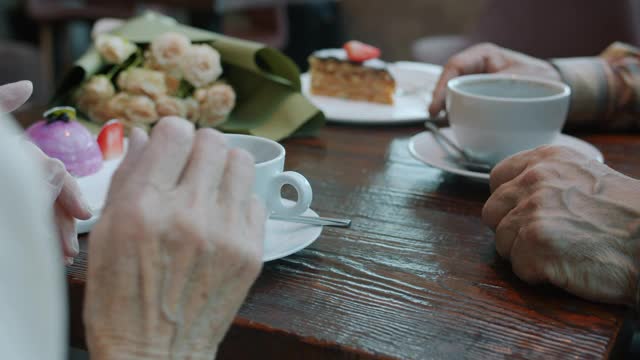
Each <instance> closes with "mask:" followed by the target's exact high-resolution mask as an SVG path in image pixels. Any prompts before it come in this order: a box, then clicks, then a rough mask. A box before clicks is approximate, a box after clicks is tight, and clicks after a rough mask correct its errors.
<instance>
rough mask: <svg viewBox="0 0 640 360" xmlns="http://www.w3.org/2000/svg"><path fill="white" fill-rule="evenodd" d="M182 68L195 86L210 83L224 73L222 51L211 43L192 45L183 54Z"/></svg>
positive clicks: (188, 79)
mask: <svg viewBox="0 0 640 360" xmlns="http://www.w3.org/2000/svg"><path fill="white" fill-rule="evenodd" d="M180 69H181V70H182V74H183V75H184V78H185V79H186V80H187V81H188V82H190V83H191V84H192V85H193V86H195V87H202V86H205V85H208V84H210V83H212V82H214V81H216V79H218V77H219V76H220V75H221V74H222V65H220V53H218V51H217V50H215V49H214V48H212V47H211V46H209V45H192V46H190V47H189V49H188V50H187V52H186V53H185V54H184V56H183V58H182V61H181V62H180Z"/></svg>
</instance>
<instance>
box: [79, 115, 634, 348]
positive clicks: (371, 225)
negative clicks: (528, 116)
mask: <svg viewBox="0 0 640 360" xmlns="http://www.w3.org/2000/svg"><path fill="white" fill-rule="evenodd" d="M419 131H421V129H420V128H419V127H417V126H416V127H391V128H389V127H386V128H383V127H379V128H365V127H352V126H336V125H332V126H331V125H330V126H327V127H326V128H325V129H324V130H322V132H321V133H320V135H319V137H317V138H312V139H293V140H288V141H286V142H285V143H284V144H285V146H286V148H287V152H288V155H287V164H286V167H287V168H288V169H290V170H295V171H298V172H300V173H302V174H304V175H305V176H306V177H307V178H308V179H309V181H310V182H311V185H312V187H313V190H314V200H313V204H312V208H313V209H315V210H316V211H317V212H318V213H319V214H320V215H323V216H335V217H346V218H351V219H352V220H353V225H352V226H351V228H349V229H340V228H325V229H324V230H323V232H322V235H321V236H320V238H319V239H318V240H317V241H316V242H315V243H313V244H312V245H311V246H310V247H308V248H307V249H305V250H303V251H300V252H299V253H297V254H295V255H292V256H289V257H287V258H284V259H281V260H276V261H272V262H269V263H266V264H265V266H264V269H263V271H262V275H261V276H260V278H259V279H258V280H257V282H256V283H255V285H254V286H253V289H252V291H251V293H250V295H249V297H248V298H247V300H246V302H245V304H244V306H243V307H242V309H241V310H240V312H239V314H238V316H237V318H236V320H235V322H234V325H233V327H232V329H231V330H230V332H229V334H228V335H227V337H226V339H225V341H224V343H223V344H222V346H221V348H220V351H219V358H221V359H270V358H273V359H320V358H322V359H324V358H345V359H444V358H451V359H464V358H469V359H483V358H487V359H494V358H509V359H557V358H575V359H601V358H608V357H609V354H610V352H611V350H612V348H613V346H614V343H615V342H616V339H617V338H618V337H619V335H620V331H621V328H622V324H623V319H624V315H625V312H626V310H625V309H624V308H622V307H616V306H608V305H601V304H596V303H591V302H588V301H584V300H581V299H578V298H576V297H574V296H571V295H568V294H565V293H564V292H562V291H559V290H557V289H554V288H551V287H547V286H535V287H534V286H528V285H526V284H525V283H523V282H522V281H520V280H519V279H518V278H516V277H515V276H514V274H513V273H512V271H511V268H510V266H509V264H508V263H506V262H504V261H502V260H501V259H500V258H499V256H497V254H496V252H495V249H494V237H493V233H492V232H491V231H490V230H489V229H488V228H487V227H485V226H484V225H483V224H482V222H481V220H480V213H481V209H482V205H483V203H484V201H485V200H486V199H487V197H488V195H489V189H488V185H486V184H484V183H481V182H477V181H472V180H468V179H465V178H463V177H459V176H453V175H448V174H446V173H443V172H442V171H440V170H438V169H435V168H431V167H429V166H426V165H423V164H422V163H420V162H418V161H416V160H414V159H413V158H412V157H411V156H410V154H409V152H408V150H407V144H408V141H409V138H410V137H411V136H412V135H413V134H416V133H418V132H419ZM581 137H583V138H584V139H586V140H588V141H590V142H592V143H593V144H594V145H596V146H597V147H598V148H599V149H600V150H601V151H602V152H603V153H604V156H605V159H606V162H607V163H608V164H609V165H611V166H612V167H613V168H615V169H617V170H619V171H622V172H624V173H626V174H628V175H631V176H636V177H640V166H639V163H638V161H639V160H638V157H637V156H634V155H633V154H640V137H638V136H633V135H629V136H626V135H595V136H581ZM81 243H82V244H81V247H82V251H81V254H80V256H79V258H78V259H77V261H76V263H75V264H74V265H73V266H72V267H70V268H69V269H68V284H69V294H70V317H71V326H70V332H71V335H70V336H71V343H72V344H73V345H75V346H80V347H83V346H84V332H83V329H82V322H81V314H82V310H81V308H82V301H83V292H84V286H85V280H86V270H87V262H86V259H87V254H86V238H83V240H82V241H81Z"/></svg>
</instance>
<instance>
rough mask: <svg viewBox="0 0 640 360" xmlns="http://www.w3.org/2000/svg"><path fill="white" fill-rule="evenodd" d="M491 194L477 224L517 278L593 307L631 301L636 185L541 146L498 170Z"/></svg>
mask: <svg viewBox="0 0 640 360" xmlns="http://www.w3.org/2000/svg"><path fill="white" fill-rule="evenodd" d="M491 190H492V195H491V197H490V198H489V200H488V201H487V202H486V204H485V206H484V209H483V211H482V218H483V220H484V222H485V223H486V224H487V225H489V226H490V227H491V228H492V229H494V230H495V233H496V248H497V251H498V253H499V254H500V255H501V256H502V257H504V258H505V259H507V260H510V261H511V266H512V268H513V271H514V272H515V274H516V275H518V277H520V278H521V279H522V280H524V281H526V282H528V283H551V284H553V285H555V286H558V287H560V288H562V289H565V290H567V291H569V292H571V293H573V294H575V295H578V296H581V297H583V298H586V299H590V300H594V301H601V302H607V303H617V304H630V303H633V302H634V301H635V292H636V288H637V281H638V272H639V269H638V259H639V258H638V256H639V255H640V182H639V181H638V180H635V179H632V178H630V177H627V176H625V175H623V174H621V173H619V172H617V171H614V170H613V169H611V168H609V167H608V166H606V165H604V164H602V163H600V162H598V161H596V160H593V159H589V158H586V157H585V156H584V155H582V154H580V153H578V152H576V151H574V150H571V149H568V148H565V147H553V146H545V147H541V148H538V149H535V150H532V151H527V152H522V153H519V154H516V155H514V156H512V157H510V158H508V159H506V160H504V161H502V162H501V163H499V164H498V165H497V166H496V167H495V168H494V169H493V171H492V172H491Z"/></svg>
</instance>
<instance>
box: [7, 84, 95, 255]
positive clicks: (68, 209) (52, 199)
mask: <svg viewBox="0 0 640 360" xmlns="http://www.w3.org/2000/svg"><path fill="white" fill-rule="evenodd" d="M32 91H33V85H32V84H31V82H30V81H18V82H15V83H11V84H6V85H3V86H0V111H6V112H11V111H14V110H16V109H17V108H19V107H20V106H21V105H22V104H24V103H25V102H26V101H27V100H28V99H29V97H30V96H31V93H32ZM27 147H28V149H29V150H30V151H31V153H32V157H33V158H34V159H35V160H36V162H37V163H38V164H39V165H40V167H41V168H42V169H43V173H44V174H45V176H46V178H45V179H42V180H43V187H44V188H45V189H46V193H47V194H48V195H49V203H50V204H51V206H52V208H53V213H54V221H55V224H56V226H57V232H58V234H57V235H58V238H59V239H60V243H61V245H62V250H63V255H64V257H65V261H66V263H67V264H70V263H73V258H74V257H75V256H76V255H77V254H78V250H79V246H78V235H77V233H76V226H75V221H76V219H81V220H87V219H89V218H91V212H90V210H89V207H88V205H87V203H86V202H85V201H84V198H83V197H82V193H81V192H80V188H79V187H78V184H77V183H76V181H75V179H74V178H73V176H71V175H70V174H69V173H68V172H67V171H66V169H65V167H64V165H63V164H62V162H60V161H59V160H56V159H52V158H50V157H48V156H47V155H46V154H44V153H43V152H42V151H41V150H40V149H39V148H38V147H37V146H36V145H34V144H32V143H31V142H28V145H27Z"/></svg>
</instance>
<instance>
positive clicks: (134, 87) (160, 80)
mask: <svg viewBox="0 0 640 360" xmlns="http://www.w3.org/2000/svg"><path fill="white" fill-rule="evenodd" d="M117 83H118V87H119V88H120V90H123V91H126V92H129V93H131V94H137V95H146V96H149V97H151V98H154V99H155V98H157V97H159V96H161V95H165V94H167V84H166V78H165V74H164V73H163V72H161V71H155V70H150V69H143V68H129V69H127V70H125V71H123V72H121V73H120V75H118V81H117Z"/></svg>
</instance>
